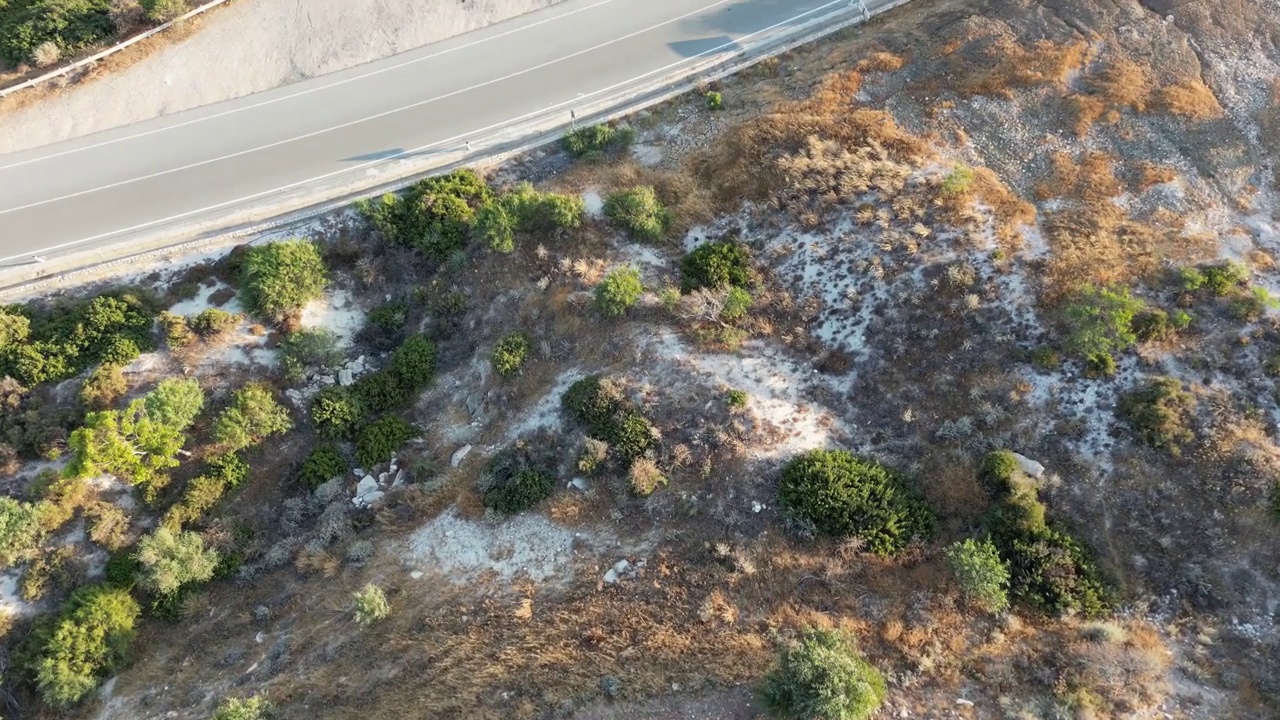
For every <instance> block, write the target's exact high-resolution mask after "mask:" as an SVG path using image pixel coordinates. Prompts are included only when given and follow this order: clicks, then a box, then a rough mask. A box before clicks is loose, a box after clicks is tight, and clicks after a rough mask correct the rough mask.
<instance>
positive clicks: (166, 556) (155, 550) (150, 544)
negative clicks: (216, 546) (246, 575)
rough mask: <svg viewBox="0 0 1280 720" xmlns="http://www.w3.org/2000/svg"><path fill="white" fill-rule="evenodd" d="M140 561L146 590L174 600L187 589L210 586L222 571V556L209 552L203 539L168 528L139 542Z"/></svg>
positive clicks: (194, 534)
mask: <svg viewBox="0 0 1280 720" xmlns="http://www.w3.org/2000/svg"><path fill="white" fill-rule="evenodd" d="M137 558H138V562H139V563H140V564H141V565H142V572H141V580H142V586H143V587H144V588H146V589H147V591H148V592H151V593H154V594H155V595H158V596H172V595H174V594H175V593H177V592H178V591H179V590H180V589H182V587H183V586H185V585H190V584H193V583H202V582H206V581H208V580H209V578H211V577H213V571H214V569H215V568H217V567H218V553H217V552H216V551H215V550H213V549H206V548H205V546H204V539H203V538H201V537H200V536H199V535H197V534H196V533H193V532H187V531H182V532H174V531H172V530H170V529H169V528H166V527H159V528H156V530H155V532H153V533H151V534H150V535H147V536H145V537H143V538H142V539H141V540H139V541H138V552H137Z"/></svg>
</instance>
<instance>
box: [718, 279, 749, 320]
mask: <svg viewBox="0 0 1280 720" xmlns="http://www.w3.org/2000/svg"><path fill="white" fill-rule="evenodd" d="M754 302H755V301H754V300H753V299H752V298H751V293H749V292H747V291H746V290H743V289H742V288H740V287H731V288H729V290H728V292H727V293H726V294H725V297H724V306H723V307H721V308H720V319H721V320H723V321H724V322H729V323H734V322H738V321H739V320H742V319H744V318H746V317H747V313H749V312H751V305H752V304H753V303H754Z"/></svg>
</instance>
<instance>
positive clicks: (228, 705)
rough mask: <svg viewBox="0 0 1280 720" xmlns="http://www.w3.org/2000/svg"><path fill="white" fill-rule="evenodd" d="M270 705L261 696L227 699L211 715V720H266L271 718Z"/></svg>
mask: <svg viewBox="0 0 1280 720" xmlns="http://www.w3.org/2000/svg"><path fill="white" fill-rule="evenodd" d="M271 710H272V708H271V703H270V702H268V701H267V699H266V698H264V697H262V696H261V695H254V696H252V697H247V698H244V699H243V700H242V699H240V698H227V699H226V700H223V701H222V702H221V703H220V704H219V705H218V709H217V710H216V711H214V713H213V720H267V718H269V717H271Z"/></svg>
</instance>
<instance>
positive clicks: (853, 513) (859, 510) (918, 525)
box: [779, 450, 934, 555]
mask: <svg viewBox="0 0 1280 720" xmlns="http://www.w3.org/2000/svg"><path fill="white" fill-rule="evenodd" d="M779 500H780V501H781V503H782V506H783V507H784V508H785V509H786V510H787V511H788V512H790V513H792V514H794V515H795V516H796V517H798V518H800V519H802V520H804V521H807V522H811V523H813V525H814V527H816V528H817V530H818V531H819V532H822V533H824V534H827V535H834V536H849V535H853V536H857V537H859V538H862V539H863V540H864V541H865V542H866V544H867V548H868V549H870V550H871V551H872V552H874V553H876V554H879V555H892V554H893V553H896V552H899V551H900V550H902V549H903V548H905V547H906V546H907V544H908V543H910V542H911V541H912V540H915V539H918V538H926V537H928V536H930V535H931V534H932V533H933V527H934V519H933V513H932V512H931V511H930V510H929V508H928V506H927V505H925V503H924V500H923V499H922V498H921V497H920V496H919V495H917V494H916V493H915V492H914V491H913V490H912V489H911V488H910V487H909V486H908V485H907V482H906V480H905V478H903V477H902V476H901V475H900V474H898V473H897V472H896V471H894V470H891V469H889V468H887V467H885V466H883V465H881V464H880V463H878V462H876V461H874V460H870V459H867V458H862V457H858V456H857V455H854V454H853V453H850V452H846V451H843V450H813V451H810V452H807V453H805V454H803V455H800V456H799V457H797V458H795V459H794V460H792V461H791V462H790V463H788V464H787V466H786V467H785V468H784V469H783V471H782V485H781V489H780V491H779Z"/></svg>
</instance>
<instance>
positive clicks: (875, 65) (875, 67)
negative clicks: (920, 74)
mask: <svg viewBox="0 0 1280 720" xmlns="http://www.w3.org/2000/svg"><path fill="white" fill-rule="evenodd" d="M906 64H907V61H906V59H905V58H903V57H902V56H901V55H895V54H893V53H891V52H883V51H881V52H874V53H871V54H870V55H868V56H867V57H865V58H863V59H861V60H859V61H858V64H857V65H855V66H854V69H855V70H857V71H858V72H895V71H897V70H901V69H902V67H903V66H904V65H906Z"/></svg>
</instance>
